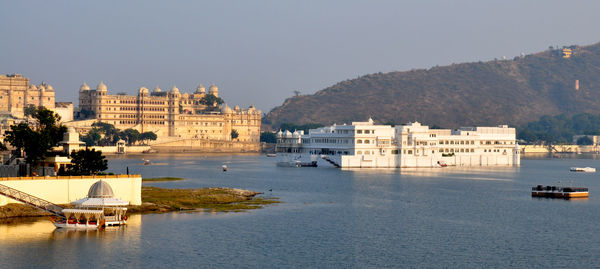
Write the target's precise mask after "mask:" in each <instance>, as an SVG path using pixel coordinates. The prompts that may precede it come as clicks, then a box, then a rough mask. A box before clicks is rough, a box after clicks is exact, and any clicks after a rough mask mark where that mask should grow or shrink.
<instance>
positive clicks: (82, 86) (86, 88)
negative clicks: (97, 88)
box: [79, 82, 90, 91]
mask: <svg viewBox="0 0 600 269" xmlns="http://www.w3.org/2000/svg"><path fill="white" fill-rule="evenodd" d="M79 90H80V91H89V90H90V86H88V85H87V84H85V82H83V84H81V87H79Z"/></svg>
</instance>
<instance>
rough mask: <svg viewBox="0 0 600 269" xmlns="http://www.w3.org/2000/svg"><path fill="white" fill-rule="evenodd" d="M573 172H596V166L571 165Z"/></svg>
mask: <svg viewBox="0 0 600 269" xmlns="http://www.w3.org/2000/svg"><path fill="white" fill-rule="evenodd" d="M570 170H571V172H586V173H595V172H596V168H594V167H571V169H570Z"/></svg>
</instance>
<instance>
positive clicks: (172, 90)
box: [171, 85, 179, 94]
mask: <svg viewBox="0 0 600 269" xmlns="http://www.w3.org/2000/svg"><path fill="white" fill-rule="evenodd" d="M171 93H173V94H179V89H177V86H175V85H173V88H171Z"/></svg>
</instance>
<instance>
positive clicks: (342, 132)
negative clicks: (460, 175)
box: [277, 119, 521, 168]
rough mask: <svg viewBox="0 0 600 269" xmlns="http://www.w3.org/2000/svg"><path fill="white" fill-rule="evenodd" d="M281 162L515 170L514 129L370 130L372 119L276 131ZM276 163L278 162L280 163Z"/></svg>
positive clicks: (415, 126) (407, 127)
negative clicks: (306, 129)
mask: <svg viewBox="0 0 600 269" xmlns="http://www.w3.org/2000/svg"><path fill="white" fill-rule="evenodd" d="M277 153H278V155H280V156H281V158H283V160H282V162H289V163H290V164H291V166H294V163H295V164H298V166H299V165H300V164H302V165H308V164H311V163H313V164H314V163H315V162H316V163H317V164H318V165H319V166H321V165H329V166H332V165H333V166H335V167H343V168H397V167H442V166H493V165H520V163H521V159H520V154H519V145H518V144H517V142H516V131H515V128H509V127H508V126H507V125H500V126H497V127H462V128H459V129H456V130H451V129H429V127H428V126H426V125H421V124H420V123H419V122H413V123H410V124H407V125H401V126H395V127H392V126H390V125H375V124H373V120H372V119H369V121H367V122H352V125H346V124H344V125H335V124H334V125H333V126H328V127H321V128H317V129H311V130H309V133H308V134H304V132H303V131H295V132H293V133H292V132H290V131H285V132H281V131H279V132H278V133H277ZM280 163H281V162H280Z"/></svg>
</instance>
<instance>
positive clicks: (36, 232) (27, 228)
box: [0, 214, 142, 243]
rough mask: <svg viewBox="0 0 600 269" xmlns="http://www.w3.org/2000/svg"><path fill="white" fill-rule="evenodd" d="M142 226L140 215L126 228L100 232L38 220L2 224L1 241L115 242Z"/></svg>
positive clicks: (0, 227) (131, 220)
mask: <svg viewBox="0 0 600 269" xmlns="http://www.w3.org/2000/svg"><path fill="white" fill-rule="evenodd" d="M16 221H18V220H16ZM141 225H142V215H139V214H136V215H131V216H129V218H128V219H127V225H126V226H121V227H118V226H117V227H107V228H105V229H100V230H74V229H56V227H55V226H54V225H53V224H52V223H51V222H50V220H49V219H48V218H36V219H30V220H27V221H25V222H14V223H5V224H0V241H2V242H11V241H12V242H19V243H23V242H26V241H34V240H48V239H51V240H61V239H66V238H79V237H88V238H89V237H100V238H102V239H103V240H114V239H117V237H118V236H122V235H123V233H124V232H125V231H126V230H131V229H139V228H140V226H141Z"/></svg>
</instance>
